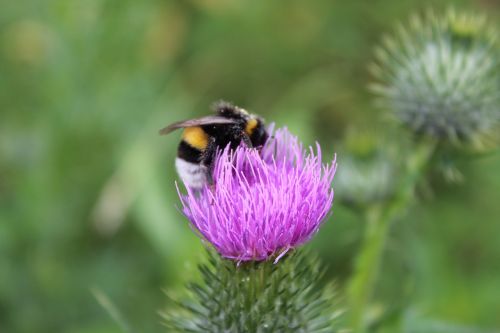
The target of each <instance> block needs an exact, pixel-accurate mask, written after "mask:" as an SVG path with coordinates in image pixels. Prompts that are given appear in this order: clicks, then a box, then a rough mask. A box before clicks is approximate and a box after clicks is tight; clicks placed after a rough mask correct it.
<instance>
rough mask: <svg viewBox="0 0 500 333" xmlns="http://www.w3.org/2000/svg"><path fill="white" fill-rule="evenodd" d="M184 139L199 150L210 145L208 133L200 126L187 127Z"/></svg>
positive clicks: (183, 135) (183, 134)
mask: <svg viewBox="0 0 500 333" xmlns="http://www.w3.org/2000/svg"><path fill="white" fill-rule="evenodd" d="M182 140H184V141H185V142H186V143H187V144H188V145H190V146H191V147H193V148H196V149H199V150H204V149H205V148H207V146H208V134H207V133H205V131H204V130H203V129H202V128H201V127H199V126H196V127H186V128H185V129H184V132H183V133H182Z"/></svg>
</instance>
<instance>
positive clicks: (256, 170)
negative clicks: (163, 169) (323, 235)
mask: <svg viewBox="0 0 500 333" xmlns="http://www.w3.org/2000/svg"><path fill="white" fill-rule="evenodd" d="M270 132H272V130H270ZM336 166H337V164H336V162H335V158H334V159H333V160H332V161H331V162H330V163H329V164H327V165H323V164H322V156H321V149H320V146H319V144H316V153H315V152H314V149H313V148H312V147H309V149H308V150H305V149H304V148H303V145H302V143H301V142H300V141H299V140H298V138H297V137H296V136H294V135H292V134H291V133H290V132H288V130H287V129H286V128H282V129H278V130H276V133H275V135H274V137H271V138H270V139H269V140H268V142H267V143H266V145H265V146H264V147H262V149H261V151H260V152H259V151H258V150H256V149H250V148H246V147H243V146H240V147H238V148H237V149H235V150H230V149H229V147H227V148H226V149H224V150H223V151H222V152H219V155H218V156H217V161H216V164H215V167H214V171H213V179H214V181H215V185H212V186H210V185H206V186H204V187H203V188H202V189H201V190H200V191H194V190H192V189H189V188H188V189H187V194H186V195H183V194H181V193H180V191H179V189H178V192H179V196H180V198H181V202H182V205H183V213H184V215H186V217H187V218H188V219H189V220H190V221H191V224H192V226H193V227H194V229H195V230H196V231H198V232H199V234H200V236H202V237H203V238H204V239H205V240H207V241H208V242H210V243H211V244H212V245H213V246H214V247H215V249H216V250H217V251H218V252H219V253H220V254H221V255H222V256H223V257H225V258H229V259H233V260H236V261H251V260H254V261H262V260H268V259H269V258H271V257H272V258H275V261H278V260H279V259H280V258H281V257H282V256H283V255H285V254H286V252H288V251H289V250H290V249H292V248H295V247H297V246H299V245H302V244H304V243H305V242H307V241H309V240H310V239H311V238H312V236H313V235H314V234H315V233H316V232H317V231H318V229H319V227H320V225H321V223H322V221H323V220H324V218H325V217H326V216H327V214H328V212H329V211H330V208H331V206H332V203H333V189H332V182H333V177H334V175H335V170H336Z"/></svg>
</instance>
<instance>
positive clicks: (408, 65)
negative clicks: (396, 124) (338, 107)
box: [372, 10, 500, 146]
mask: <svg viewBox="0 0 500 333" xmlns="http://www.w3.org/2000/svg"><path fill="white" fill-rule="evenodd" d="M496 46H497V44H496V41H495V36H494V34H493V33H492V32H491V31H490V30H489V28H488V26H487V24H486V21H485V20H484V18H483V17H478V16H473V15H466V14H461V15H460V14H456V13H455V12H454V11H451V10H450V11H449V12H448V13H447V14H446V15H444V16H443V17H436V16H435V15H434V14H432V13H428V15H426V17H425V18H424V19H421V18H419V17H414V18H413V19H412V20H410V22H409V24H408V27H399V29H398V30H397V33H396V34H395V35H394V36H392V37H388V38H386V39H385V40H384V45H383V47H381V48H379V49H378V50H377V54H376V56H377V63H376V64H374V66H373V67H372V72H373V73H374V75H375V76H376V77H377V79H378V81H379V83H378V84H375V85H373V89H374V91H375V92H376V93H378V94H379V95H380V96H381V97H383V99H382V100H381V101H383V102H384V103H383V104H384V106H388V107H389V108H391V109H392V110H393V111H394V115H395V117H396V118H397V119H398V120H399V121H400V122H402V123H403V124H404V125H406V126H407V127H409V128H411V129H412V130H413V131H414V132H415V133H417V134H425V135H428V136H431V137H434V138H437V139H440V140H444V141H447V142H451V143H453V144H463V143H466V144H474V146H478V144H479V145H480V144H481V143H482V142H481V141H482V139H484V138H485V137H487V136H489V135H491V134H492V133H494V132H495V130H494V129H495V128H496V126H498V123H499V120H500V107H499V105H500V104H499V103H500V79H499V73H500V62H499V53H498V49H497V47H496Z"/></svg>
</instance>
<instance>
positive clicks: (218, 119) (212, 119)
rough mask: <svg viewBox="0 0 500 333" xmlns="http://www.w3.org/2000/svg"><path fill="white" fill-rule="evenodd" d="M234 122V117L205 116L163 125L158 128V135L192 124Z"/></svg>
mask: <svg viewBox="0 0 500 333" xmlns="http://www.w3.org/2000/svg"><path fill="white" fill-rule="evenodd" d="M234 123H235V120H234V119H229V118H224V117H219V116H207V117H203V118H196V119H189V120H183V121H178V122H176V123H173V124H170V125H168V126H167V127H164V128H162V129H161V130H160V135H165V134H169V133H170V132H173V131H175V130H176V129H179V128H184V127H193V126H201V125H210V124H234Z"/></svg>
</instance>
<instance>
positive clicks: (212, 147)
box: [201, 137, 217, 185]
mask: <svg viewBox="0 0 500 333" xmlns="http://www.w3.org/2000/svg"><path fill="white" fill-rule="evenodd" d="M216 153H217V144H216V143H215V139H214V138H213V137H211V138H210V141H209V142H208V145H207V148H205V150H204V151H203V154H202V155H201V164H202V165H203V166H205V167H206V168H207V182H208V184H209V185H213V184H214V179H213V171H214V167H215V154H216Z"/></svg>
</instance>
